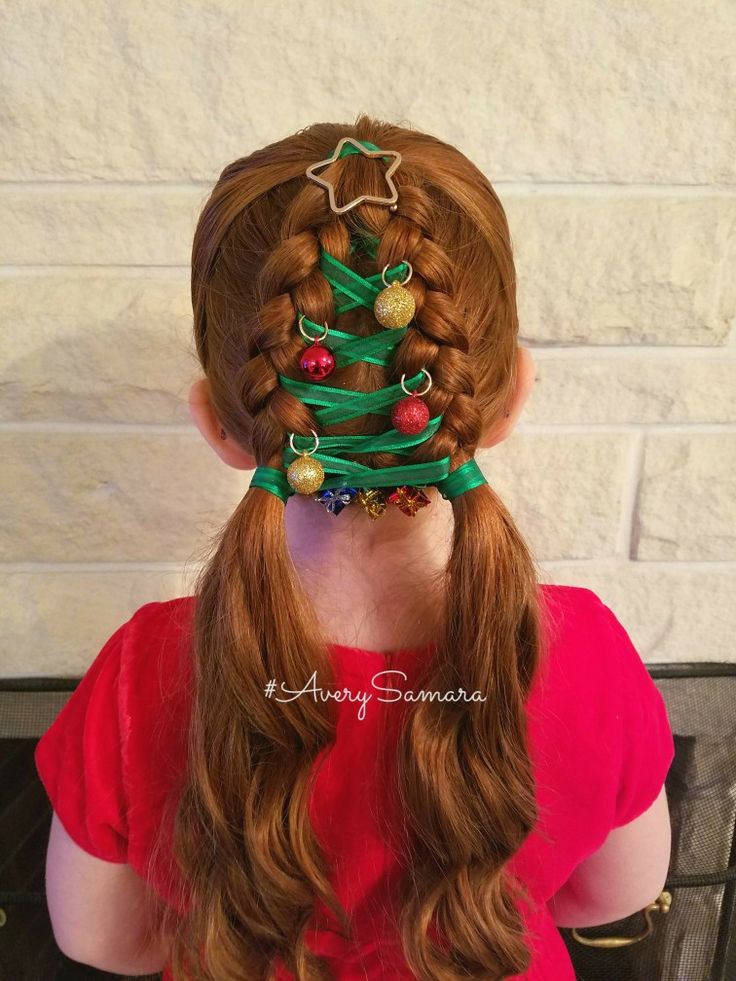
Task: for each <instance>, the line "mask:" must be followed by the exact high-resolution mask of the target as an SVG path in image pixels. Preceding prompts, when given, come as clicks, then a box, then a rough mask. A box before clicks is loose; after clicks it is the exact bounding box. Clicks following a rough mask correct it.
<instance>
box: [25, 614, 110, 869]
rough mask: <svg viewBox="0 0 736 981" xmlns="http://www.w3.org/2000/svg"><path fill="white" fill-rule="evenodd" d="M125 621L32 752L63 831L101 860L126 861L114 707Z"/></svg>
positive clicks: (107, 642) (104, 646) (106, 643)
mask: <svg viewBox="0 0 736 981" xmlns="http://www.w3.org/2000/svg"><path fill="white" fill-rule="evenodd" d="M126 626H127V624H123V625H122V626H120V627H118V629H117V630H116V631H115V633H113V634H112V636H111V637H110V638H109V639H108V640H107V641H106V642H105V644H104V645H103V647H102V649H101V650H100V652H99V654H98V655H97V656H96V658H95V659H94V661H93V662H92V664H91V666H90V667H89V669H88V670H87V673H86V674H85V675H84V677H83V678H82V680H81V681H80V682H79V684H78V685H77V687H76V688H75V690H74V691H73V692H72V694H71V696H70V697H69V699H68V700H67V702H66V703H65V705H64V706H63V708H62V709H61V711H60V712H59V714H58V715H57V717H56V719H55V720H54V722H53V723H52V725H51V726H50V728H49V729H48V730H47V731H46V732H45V733H44V735H43V736H42V737H41V739H40V740H39V741H38V743H37V745H36V750H35V754H34V762H35V765H36V770H37V772H38V775H39V777H40V779H41V782H42V784H43V786H44V789H45V790H46V794H47V796H48V798H49V800H50V801H51V805H52V807H53V809H54V811H55V812H56V814H57V816H58V818H59V820H60V821H61V823H62V825H63V826H64V828H65V829H66V831H67V833H68V834H69V836H70V837H71V838H72V839H73V840H74V841H75V842H76V843H77V844H78V845H79V846H80V848H83V849H84V850H85V851H86V852H88V853H89V854H90V855H94V856H95V857H96V858H101V859H104V860H105V861H107V862H126V861H127V855H128V826H127V801H126V793H125V783H124V773H123V747H122V743H121V727H120V706H119V676H120V666H121V656H122V650H123V639H124V634H125V627H126Z"/></svg>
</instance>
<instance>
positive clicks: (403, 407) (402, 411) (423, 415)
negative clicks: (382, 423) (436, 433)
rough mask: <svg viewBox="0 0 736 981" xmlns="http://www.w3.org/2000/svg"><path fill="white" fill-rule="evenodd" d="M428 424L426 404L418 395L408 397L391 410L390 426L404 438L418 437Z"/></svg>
mask: <svg viewBox="0 0 736 981" xmlns="http://www.w3.org/2000/svg"><path fill="white" fill-rule="evenodd" d="M428 422H429V408H428V407H427V403H426V402H424V401H423V400H422V399H420V398H419V396H418V395H408V396H407V397H406V398H405V399H401V401H400V402H397V403H396V404H395V405H394V407H393V409H392V410H391V424H392V426H393V427H394V429H396V430H397V431H398V432H400V433H403V434H404V435H405V436H418V435H419V433H421V432H423V431H424V429H425V428H426V426H427V423H428Z"/></svg>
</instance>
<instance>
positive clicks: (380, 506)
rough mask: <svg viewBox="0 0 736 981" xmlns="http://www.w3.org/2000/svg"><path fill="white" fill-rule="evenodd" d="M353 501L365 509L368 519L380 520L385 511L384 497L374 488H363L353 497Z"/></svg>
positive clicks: (381, 492)
mask: <svg viewBox="0 0 736 981" xmlns="http://www.w3.org/2000/svg"><path fill="white" fill-rule="evenodd" d="M355 500H356V501H357V502H358V504H360V506H361V507H362V508H365V510H366V512H367V513H368V517H370V518H373V519H375V518H380V516H381V515H382V514H383V512H384V511H385V510H386V495H385V494H384V493H383V491H381V490H377V489H376V488H375V487H365V488H363V490H359V491H358V493H357V494H356V495H355Z"/></svg>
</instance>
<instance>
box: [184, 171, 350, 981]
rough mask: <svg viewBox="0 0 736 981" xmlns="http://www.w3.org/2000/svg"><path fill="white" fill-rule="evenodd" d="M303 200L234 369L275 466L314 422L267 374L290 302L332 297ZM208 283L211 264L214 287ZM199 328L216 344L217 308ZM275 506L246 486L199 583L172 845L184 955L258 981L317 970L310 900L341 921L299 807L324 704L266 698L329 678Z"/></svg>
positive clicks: (290, 335) (260, 451) (291, 214)
mask: <svg viewBox="0 0 736 981" xmlns="http://www.w3.org/2000/svg"><path fill="white" fill-rule="evenodd" d="M313 197H314V196H313V195H312V194H311V189H310V190H309V191H307V192H306V193H305V194H304V195H299V196H297V198H295V200H294V202H293V204H292V206H291V207H290V208H289V209H288V210H287V212H286V214H285V216H284V219H283V225H282V229H281V236H282V237H281V240H280V242H279V243H278V244H277V245H276V247H275V248H274V249H273V250H272V251H271V252H270V254H269V255H268V257H267V258H266V260H265V262H264V264H263V266H262V269H261V270H260V274H259V276H258V294H257V296H258V302H259V303H260V306H259V307H258V309H256V310H255V313H254V315H253V316H252V318H251V320H250V322H249V324H248V325H247V329H246V336H247V337H248V338H249V352H248V353H249V354H250V357H248V358H247V359H246V360H245V361H244V362H243V364H242V365H241V366H240V367H239V368H238V369H237V371H236V372H235V377H236V384H237V386H238V388H239V398H240V401H241V403H242V405H243V406H244V407H245V409H246V411H247V413H248V416H249V418H250V424H251V428H250V432H249V433H248V438H249V439H250V441H251V444H252V446H253V448H254V452H255V454H256V456H257V459H259V460H262V461H264V462H267V463H268V464H269V465H271V466H276V467H278V466H280V455H281V450H282V447H283V441H284V432H288V431H296V432H299V431H304V429H305V427H306V428H307V429H308V425H309V419H308V410H307V409H306V408H305V406H304V405H303V404H302V403H301V402H299V401H298V400H297V399H296V398H294V397H293V396H291V395H289V394H288V393H287V392H285V391H284V390H283V389H282V388H281V387H280V386H279V383H278V378H277V375H278V373H279V372H285V371H289V370H292V366H293V365H294V364H295V363H296V360H297V353H298V351H299V350H300V344H299V342H298V340H296V339H295V336H294V331H293V326H294V322H295V304H299V305H300V308H301V309H304V310H307V311H308V312H309V315H310V316H311V317H314V318H315V319H316V320H317V321H319V320H320V319H327V317H328V316H329V315H330V309H329V308H330V307H331V304H332V296H331V292H330V290H329V287H328V286H327V285H326V284H325V283H324V281H323V278H322V277H321V274H319V272H318V271H317V261H318V254H319V252H318V250H319V243H318V240H317V237H316V234H315V232H314V231H313V230H312V226H314V225H315V223H317V222H318V221H319V218H320V215H319V209H317V211H318V213H317V214H315V211H314V208H313V207H312V206H311V205H310V199H312V200H313ZM221 252H222V255H221V257H220V259H219V260H218V262H219V264H220V266H221V267H222V265H226V264H227V261H228V256H234V257H236V256H237V247H236V245H235V243H225V244H224V246H223V248H222V250H221ZM219 275H220V276H224V275H225V270H224V269H223V268H220V273H219ZM217 280H218V273H214V274H213V279H212V282H211V283H210V289H211V290H212V291H216V290H217V289H218V283H217ZM202 309H203V312H204V305H203V306H202ZM208 327H209V329H210V336H209V338H208V344H209V348H210V353H211V350H212V346H213V345H216V344H217V337H216V336H213V334H212V331H213V330H215V329H216V328H217V322H216V320H215V319H214V318H211V319H210V320H209V321H208ZM305 416H306V418H305ZM284 519H285V509H284V503H283V501H281V500H279V499H278V498H277V497H275V496H274V495H272V494H270V493H268V492H267V491H265V490H262V489H261V488H258V487H251V488H249V489H248V491H247V492H246V494H245V495H244V497H243V499H242V501H241V503H240V504H239V506H238V507H237V508H236V510H235V512H234V514H233V515H232V517H231V518H230V520H229V521H228V522H227V524H226V525H225V527H224V528H223V530H222V533H221V536H220V539H219V544H218V545H217V548H216V551H215V552H214V554H213V555H212V557H211V559H210V561H209V562H208V563H207V564H206V566H205V567H204V568H203V570H202V572H201V574H200V576H199V578H198V580H197V582H196V584H195V591H196V594H197V605H196V613H195V622H194V665H195V685H194V693H195V697H194V703H193V711H192V724H191V727H190V730H189V761H190V763H189V779H188V782H187V785H186V788H185V791H184V794H183V796H182V799H181V804H180V806H179V809H178V812H177V817H176V825H175V838H174V844H175V854H176V858H177V861H178V864H179V865H180V867H181V868H182V869H183V870H185V871H186V873H187V878H188V880H189V884H190V887H191V890H192V907H191V912H190V914H189V915H190V919H189V921H188V925H187V928H186V931H182V932H181V933H180V936H181V938H182V939H181V942H182V944H183V947H184V950H185V952H186V963H188V964H196V963H197V958H198V951H199V944H200V942H201V940H202V938H203V937H204V938H206V942H205V945H204V950H205V960H204V962H203V963H202V964H200V965H199V966H198V970H199V972H200V973H199V974H197V975H196V977H197V978H201V979H202V981H210V979H211V981H230V979H232V981H236V979H237V981H240V979H241V978H242V977H243V974H242V965H243V964H244V963H247V965H248V967H247V970H248V976H249V977H253V978H266V977H268V976H270V973H269V972H270V971H271V969H272V964H273V961H274V958H275V957H277V956H278V957H280V958H281V959H282V960H283V962H284V964H285V965H286V967H287V968H288V969H289V970H290V971H291V972H293V974H294V975H295V977H297V978H299V979H303V981H312V979H315V981H316V979H318V978H323V977H325V974H324V969H323V968H322V967H321V966H320V959H319V958H318V957H316V956H315V955H314V954H313V953H312V952H311V950H310V949H309V947H308V945H307V944H306V942H305V931H306V930H307V927H308V926H309V923H310V919H311V917H312V915H313V913H314V900H315V897H318V898H319V899H320V900H322V902H323V903H325V904H326V905H327V907H329V909H330V910H332V912H333V913H334V914H335V916H336V917H337V919H338V922H339V923H341V925H342V926H343V927H344V928H347V924H346V921H345V918H344V911H343V910H342V908H341V907H340V905H339V903H338V901H337V898H336V896H335V895H334V892H333V889H332V886H331V884H330V882H329V878H328V876H329V869H328V867H327V865H326V864H325V861H324V858H323V855H322V852H321V850H320V848H319V846H318V843H317V841H316V839H315V836H314V833H313V830H312V827H311V824H310V821H309V819H308V813H307V802H308V799H309V794H310V789H311V783H310V780H311V776H310V771H311V769H312V766H313V763H314V761H315V758H316V756H317V754H318V753H319V752H320V750H321V749H322V748H324V747H325V746H326V745H327V744H328V743H329V742H330V741H331V740H332V739H333V738H334V722H335V719H334V703H327V704H323V703H321V702H320V701H319V700H313V699H310V698H295V699H293V700H291V701H288V702H283V703H280V702H277V701H274V700H273V699H269V698H268V697H267V692H268V687H267V686H268V685H269V682H270V681H271V679H275V680H276V681H277V683H279V682H281V681H284V683H285V684H286V685H287V686H288V687H289V688H291V689H298V688H299V687H301V686H302V685H303V684H304V683H305V680H306V679H307V678H309V676H310V675H311V674H312V673H313V672H314V671H315V670H316V671H317V676H318V678H319V683H320V684H321V685H325V686H327V685H330V684H331V682H332V672H331V664H330V661H329V659H328V657H327V654H326V649H325V646H324V642H323V640H322V637H321V635H320V632H319V630H318V628H317V625H316V623H315V616H314V611H313V609H312V607H311V604H310V602H309V600H308V595H307V592H306V590H305V588H304V584H302V583H301V582H299V580H298V577H297V574H296V571H295V569H294V566H293V563H292V560H291V557H290V555H289V552H288V549H287V544H286V536H285V527H284V525H285V520H284ZM238 965H240V966H238Z"/></svg>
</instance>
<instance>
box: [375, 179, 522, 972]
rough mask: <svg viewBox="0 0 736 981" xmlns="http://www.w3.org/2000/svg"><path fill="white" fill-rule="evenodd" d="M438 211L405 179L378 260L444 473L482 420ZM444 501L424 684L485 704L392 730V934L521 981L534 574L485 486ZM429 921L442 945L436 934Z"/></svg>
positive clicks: (459, 964)
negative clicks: (436, 600) (509, 868)
mask: <svg viewBox="0 0 736 981" xmlns="http://www.w3.org/2000/svg"><path fill="white" fill-rule="evenodd" d="M434 214H435V211H434V209H433V207H432V202H431V201H430V200H429V198H428V197H427V195H426V193H425V192H424V191H423V190H422V189H421V188H419V187H415V186H403V187H402V188H401V193H400V204H399V208H398V211H397V214H396V216H395V217H393V218H388V219H387V218H386V217H385V214H384V217H383V223H384V224H383V228H382V229H381V228H376V231H377V232H380V244H379V246H378V252H377V262H378V265H379V267H382V266H383V265H385V264H386V263H390V264H393V263H396V262H399V261H401V260H402V259H406V260H408V261H409V262H411V263H412V266H413V269H414V276H413V277H412V279H411V281H410V284H409V287H410V288H411V289H412V292H413V294H414V298H415V302H416V314H415V318H414V325H415V326H414V327H413V329H412V330H411V331H410V332H409V333H408V334H407V336H406V338H405V339H404V341H403V342H402V344H401V346H400V348H399V350H398V351H397V356H396V360H395V367H394V371H395V373H396V374H398V373H400V372H407V374H414V373H415V372H416V371H418V370H420V369H421V368H422V367H425V368H426V369H427V370H428V371H429V372H430V374H431V376H432V379H433V384H432V388H431V389H430V391H429V393H428V394H427V395H426V396H425V400H426V401H427V403H428V405H429V409H430V414H431V415H433V416H434V415H436V414H438V413H440V412H441V413H443V421H442V425H441V426H440V428H439V429H438V431H437V432H436V433H435V435H434V436H433V437H431V438H430V439H428V440H427V441H426V442H424V443H422V444H421V445H420V446H419V447H417V449H416V450H415V453H414V455H413V456H412V458H411V460H410V462H415V461H417V462H418V461H420V460H434V459H439V458H441V457H443V456H445V455H449V456H450V458H451V461H452V462H451V470H454V469H456V467H457V466H459V465H460V464H461V463H463V462H464V461H465V460H466V459H469V458H470V457H471V456H472V451H473V450H474V448H475V446H476V445H477V444H478V441H479V439H480V436H481V425H482V419H481V415H480V412H479V408H478V401H477V399H476V391H475V388H476V382H475V378H476V370H475V368H474V365H473V363H472V361H471V358H470V356H469V350H470V341H469V337H468V334H467V331H466V329H465V325H464V322H463V317H462V312H461V311H460V310H459V308H458V305H457V303H456V301H455V299H454V296H453V292H454V283H455V281H456V277H457V275H458V273H457V270H456V269H455V266H454V263H453V262H452V261H451V260H450V259H449V257H448V256H447V254H446V253H445V252H444V250H443V249H442V248H441V246H439V245H438V244H437V242H436V241H434V240H433V238H431V237H430V236H432V235H433V232H434V221H435V219H434ZM379 221H380V217H379ZM505 312H506V314H507V315H509V314H511V315H513V310H511V311H508V310H507V311H505ZM503 315H504V311H503V310H500V309H499V310H498V316H499V317H501V316H503ZM512 380H513V379H512ZM452 506H453V512H454V533H453V543H452V552H451V556H450V560H449V564H448V567H447V572H446V597H445V605H444V622H443V623H442V625H441V628H440V630H439V638H438V644H437V650H436V654H435V656H434V659H433V660H432V661H431V662H429V663H428V664H427V665H426V672H425V675H424V677H423V679H422V680H421V684H419V686H418V687H421V688H423V689H427V690H431V691H447V690H454V689H457V688H458V687H460V686H462V687H463V688H464V689H465V690H466V691H468V692H472V691H480V692H482V693H484V694H485V696H486V700H485V701H482V702H457V703H448V702H440V701H420V702H418V703H417V704H416V705H415V707H414V710H413V712H412V713H411V715H410V716H409V718H408V720H407V725H406V726H405V727H404V728H403V729H402V731H401V736H400V741H399V746H398V761H397V764H398V765H397V774H398V778H399V785H398V793H399V796H400V800H401V806H402V810H403V812H404V814H405V815H406V821H407V834H406V843H407V846H408V874H407V876H406V879H405V882H404V894H403V897H402V901H401V934H402V942H403V945H404V952H405V956H406V957H407V960H408V962H409V964H410V966H411V967H412V969H413V970H414V972H415V973H416V975H417V977H420V978H427V979H430V978H433V979H434V978H442V979H443V981H445V979H446V981H449V979H455V978H458V979H459V978H468V977H478V978H498V979H501V978H506V977H510V976H512V975H516V974H521V973H523V972H524V971H525V970H526V969H527V968H528V966H529V963H530V956H531V955H530V951H529V949H528V947H527V944H526V940H525V930H524V922H523V920H522V917H521V913H520V911H519V908H518V902H519V901H521V900H523V898H524V893H523V890H522V889H521V887H520V885H519V884H518V883H516V882H514V881H513V879H512V878H511V877H509V876H508V875H507V872H506V870H505V869H504V865H505V863H506V862H507V860H508V859H509V858H511V856H512V855H513V854H514V853H515V852H516V851H517V850H518V849H519V847H520V846H521V844H522V843H523V841H524V840H525V838H526V837H527V836H528V834H529V833H530V831H531V829H532V827H533V826H534V823H535V820H536V816H537V812H536V803H535V795H534V783H533V778H532V772H531V764H530V760H529V754H528V746H527V740H526V724H525V721H526V719H525V712H524V701H525V698H526V696H527V694H528V691H529V688H530V685H531V681H532V678H533V676H534V672H535V669H536V666H537V662H538V658H539V653H540V627H539V616H540V611H539V609H538V588H537V583H538V576H537V572H536V568H535V564H534V561H533V558H532V556H531V554H530V553H529V550H528V548H527V546H526V543H525V542H524V540H523V538H522V537H521V535H520V534H519V532H518V530H517V528H516V526H515V524H514V522H513V519H512V518H511V515H510V514H509V512H508V511H507V509H506V508H505V506H504V505H503V503H502V501H501V500H500V498H499V497H498V495H497V494H496V493H495V491H494V490H493V489H492V488H491V487H490V486H489V485H488V484H481V485H480V486H478V487H475V488H473V489H471V490H469V491H467V492H466V493H464V494H461V495H460V496H458V497H455V498H454V499H453V501H452ZM432 928H438V929H439V931H440V936H441V944H442V945H445V946H437V945H436V944H435V942H434V941H433V940H432V937H431V933H432ZM446 948H449V950H450V953H447V952H446Z"/></svg>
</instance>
